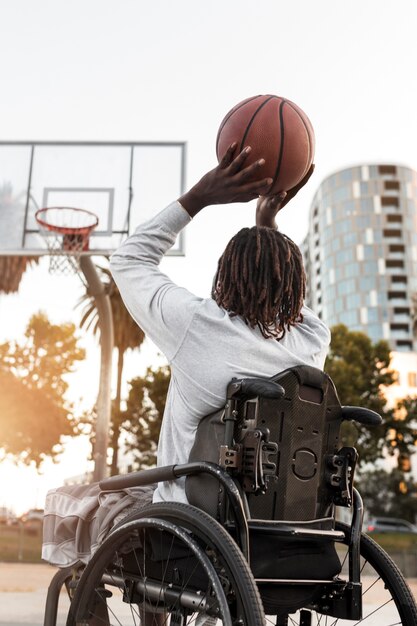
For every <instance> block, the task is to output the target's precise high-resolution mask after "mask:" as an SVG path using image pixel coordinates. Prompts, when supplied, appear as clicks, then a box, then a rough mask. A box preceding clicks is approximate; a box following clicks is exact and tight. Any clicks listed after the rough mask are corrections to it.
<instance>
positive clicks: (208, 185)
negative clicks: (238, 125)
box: [179, 143, 272, 217]
mask: <svg viewBox="0 0 417 626" xmlns="http://www.w3.org/2000/svg"><path fill="white" fill-rule="evenodd" d="M236 149H237V144H236V143H233V144H232V145H231V146H230V147H229V148H228V150H227V152H226V154H225V155H224V157H223V159H222V160H221V162H220V163H219V165H218V166H217V167H215V168H214V169H213V170H211V171H210V172H208V173H207V174H205V176H203V178H202V179H201V180H200V181H199V182H198V183H197V184H196V185H194V187H192V188H191V189H190V191H188V192H187V193H185V194H184V195H183V196H181V198H179V202H180V203H181V205H182V206H183V207H184V209H185V210H186V211H187V213H188V214H189V215H191V217H194V215H196V214H197V213H198V212H199V211H201V209H202V208H203V207H205V206H208V205H210V204H229V203H231V202H249V200H254V199H255V198H257V197H258V196H259V195H261V194H262V193H266V192H267V190H268V187H270V185H271V184H272V178H262V166H263V165H264V163H265V160H264V159H259V160H258V161H256V162H255V163H252V165H248V166H246V167H245V161H246V158H247V157H248V155H249V153H250V151H251V148H250V147H249V146H248V147H246V148H244V150H242V152H240V153H239V154H238V155H237V156H236Z"/></svg>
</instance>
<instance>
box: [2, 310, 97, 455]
mask: <svg viewBox="0 0 417 626" xmlns="http://www.w3.org/2000/svg"><path fill="white" fill-rule="evenodd" d="M25 337H26V340H25V341H24V343H22V344H19V343H17V342H7V343H4V344H2V345H0V384H1V388H2V394H0V395H1V399H0V409H1V410H0V447H1V448H2V449H3V451H4V454H10V455H12V456H13V457H15V458H16V459H18V460H20V461H23V462H26V463H30V462H32V461H34V462H35V464H36V465H37V466H39V465H40V463H41V462H42V460H43V458H44V457H45V456H51V457H52V458H54V457H56V455H57V454H59V452H60V451H61V447H60V445H59V444H60V441H61V438H62V436H65V435H72V434H74V433H75V430H74V429H75V423H74V421H73V420H72V415H71V414H72V407H71V405H70V404H69V403H68V402H66V400H65V398H64V396H65V393H66V391H67V389H68V382H67V381H66V380H65V375H66V374H68V373H70V372H72V371H74V366H75V364H76V362H77V361H80V360H82V359H84V357H85V351H84V350H83V349H82V348H80V347H79V345H78V339H77V338H76V336H75V326H74V324H70V323H67V324H61V325H55V324H52V323H51V322H50V321H49V320H48V318H47V316H46V315H45V314H44V313H37V314H35V315H33V316H32V317H31V319H30V321H29V323H28V326H27V329H26V332H25Z"/></svg>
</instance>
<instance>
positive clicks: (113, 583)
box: [67, 503, 265, 626]
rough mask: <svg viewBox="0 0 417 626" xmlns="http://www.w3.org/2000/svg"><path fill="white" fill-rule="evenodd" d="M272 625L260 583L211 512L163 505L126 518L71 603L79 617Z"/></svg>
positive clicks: (179, 625)
mask: <svg viewBox="0 0 417 626" xmlns="http://www.w3.org/2000/svg"><path fill="white" fill-rule="evenodd" d="M143 612H146V615H147V617H146V620H147V621H146V622H145V623H146V624H148V623H149V624H152V620H153V615H156V614H159V621H155V624H161V623H162V624H172V625H174V624H175V626H185V625H186V624H187V625H188V624H190V625H191V624H195V625H196V626H200V624H201V626H203V625H205V624H207V626H212V625H214V624H218V625H219V626H220V624H223V625H224V626H234V625H236V626H237V625H239V626H245V625H247V626H264V624H265V616H264V613H263V608H262V603H261V600H260V597H259V594H258V591H257V587H256V584H255V582H254V579H253V577H252V574H251V572H250V570H249V567H248V564H247V562H246V561H245V559H244V558H243V556H242V554H241V552H240V550H239V548H238V547H237V545H236V544H235V542H234V541H233V539H232V538H231V537H230V536H229V535H228V533H227V532H226V531H225V530H224V529H223V527H222V526H220V524H218V523H217V522H216V521H215V520H214V519H212V518H211V517H210V516H208V515H206V514H205V513H203V512H202V511H199V510H198V509H194V507H190V506H189V505H186V504H180V503H170V504H166V503H164V504H160V505H158V504H155V505H151V506H149V507H147V508H146V509H143V510H142V511H140V513H139V514H137V515H136V516H129V518H126V520H124V521H123V522H122V523H121V524H120V525H119V526H118V528H116V529H114V530H113V531H112V532H111V534H110V535H109V537H108V538H107V539H106V541H105V542H104V543H103V544H102V546H101V547H100V548H99V550H97V552H96V554H95V555H94V556H93V558H92V559H91V561H90V563H89V564H88V565H87V567H86V569H85V571H84V574H83V576H82V577H81V579H80V581H79V584H78V586H77V589H76V591H75V595H74V599H73V602H72V603H71V608H70V613H69V616H68V621H67V626H74V625H75V624H89V625H90V626H92V625H96V624H97V626H98V625H99V624H118V625H119V626H121V625H123V626H125V625H128V624H132V625H136V624H139V623H143V622H141V620H140V618H141V615H143Z"/></svg>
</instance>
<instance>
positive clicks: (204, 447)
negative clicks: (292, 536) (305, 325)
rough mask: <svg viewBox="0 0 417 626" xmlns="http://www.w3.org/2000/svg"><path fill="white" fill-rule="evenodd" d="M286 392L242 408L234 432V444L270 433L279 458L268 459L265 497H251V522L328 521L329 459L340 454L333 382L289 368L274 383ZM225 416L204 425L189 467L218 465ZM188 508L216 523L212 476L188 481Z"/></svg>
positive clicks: (218, 500)
mask: <svg viewBox="0 0 417 626" xmlns="http://www.w3.org/2000/svg"><path fill="white" fill-rule="evenodd" d="M271 380H273V381H276V382H278V383H279V384H280V385H281V386H282V387H283V388H284V389H285V396H284V397H283V398H280V399H273V400H271V399H266V398H261V397H258V398H254V399H252V400H248V401H246V402H244V403H242V404H241V405H240V407H239V417H238V420H237V424H236V428H235V441H236V442H237V443H239V442H241V441H242V440H243V437H244V436H245V433H247V432H248V430H253V429H268V431H269V440H270V442H274V443H276V444H277V448H278V449H277V452H276V453H275V454H269V458H268V461H270V462H272V463H275V465H276V471H275V475H274V476H271V477H268V489H267V492H266V493H265V494H261V495H254V494H251V493H248V494H247V496H248V503H249V508H250V513H251V518H252V519H263V520H288V521H304V520H313V519H320V518H323V517H327V516H329V515H330V514H331V511H332V501H331V494H330V492H329V489H328V488H327V487H326V484H325V471H326V467H325V465H326V463H325V456H326V455H328V454H334V453H336V452H337V451H338V449H339V447H340V446H339V443H340V442H339V430H340V424H341V406H340V402H339V399H338V397H337V393H336V390H335V388H334V385H333V383H332V381H331V379H330V378H329V377H328V376H327V375H326V374H324V373H323V372H322V371H321V370H318V369H316V368H313V367H309V366H306V365H302V366H298V367H295V368H290V369H288V370H285V371H284V372H281V373H280V374H277V375H276V376H274V377H272V379H271ZM223 414H224V411H223V410H222V411H218V412H217V413H213V414H212V415H209V416H207V417H206V418H204V419H203V420H201V422H200V424H199V427H198V429H197V433H196V438H195V443H194V446H193V448H192V450H191V453H190V457H189V460H190V461H212V462H214V463H219V457H220V450H219V449H220V445H222V444H223V443H226V442H225V439H224V437H225V433H224V431H225V427H224V423H223V421H222V416H223ZM186 494H187V498H188V500H189V502H190V504H193V505H194V506H198V507H199V508H201V509H203V510H205V511H206V512H208V513H210V514H211V515H213V516H214V517H218V511H219V505H220V503H221V501H222V495H223V494H222V492H221V490H219V484H218V482H217V481H216V479H214V478H212V477H210V476H202V475H201V476H195V477H188V478H187V480H186Z"/></svg>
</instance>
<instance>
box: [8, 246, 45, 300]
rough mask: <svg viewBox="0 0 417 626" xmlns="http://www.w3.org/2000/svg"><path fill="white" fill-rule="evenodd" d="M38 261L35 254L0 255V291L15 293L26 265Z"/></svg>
mask: <svg viewBox="0 0 417 626" xmlns="http://www.w3.org/2000/svg"><path fill="white" fill-rule="evenodd" d="M38 262H39V258H38V257H35V256H17V255H7V256H1V255H0V293H6V294H7V293H16V292H17V291H18V289H19V285H20V281H21V280H22V276H23V274H24V273H25V271H26V270H27V268H28V265H31V264H32V263H38Z"/></svg>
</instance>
